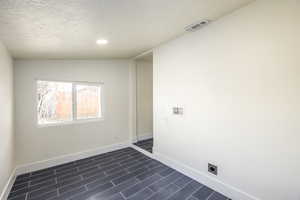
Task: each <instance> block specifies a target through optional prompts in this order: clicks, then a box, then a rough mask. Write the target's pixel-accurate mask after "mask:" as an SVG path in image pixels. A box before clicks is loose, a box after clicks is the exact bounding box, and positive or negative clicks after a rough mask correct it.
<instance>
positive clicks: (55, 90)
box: [37, 80, 102, 125]
mask: <svg viewBox="0 0 300 200" xmlns="http://www.w3.org/2000/svg"><path fill="white" fill-rule="evenodd" d="M101 104H102V102H101V84H96V83H79V82H56V81H42V80H39V81H37V119H38V124H39V125H45V124H57V123H66V122H76V121H80V120H86V119H98V118H101V117H102V110H101Z"/></svg>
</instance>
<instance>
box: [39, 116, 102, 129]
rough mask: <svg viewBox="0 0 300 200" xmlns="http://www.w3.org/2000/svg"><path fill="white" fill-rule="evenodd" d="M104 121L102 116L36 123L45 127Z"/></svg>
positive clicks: (40, 126)
mask: <svg viewBox="0 0 300 200" xmlns="http://www.w3.org/2000/svg"><path fill="white" fill-rule="evenodd" d="M99 121H104V118H103V117H101V118H92V119H78V120H74V121H70V122H57V123H49V124H37V127H38V128H46V127H52V126H65V125H75V124H85V123H92V122H99Z"/></svg>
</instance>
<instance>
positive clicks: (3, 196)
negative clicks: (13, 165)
mask: <svg viewBox="0 0 300 200" xmlns="http://www.w3.org/2000/svg"><path fill="white" fill-rule="evenodd" d="M15 179H16V169H14V170H13V172H12V173H11V175H10V177H9V179H8V181H7V183H6V185H5V187H4V188H3V191H2V193H1V195H0V200H7V198H8V195H9V192H10V190H11V188H12V186H13V184H14V182H15Z"/></svg>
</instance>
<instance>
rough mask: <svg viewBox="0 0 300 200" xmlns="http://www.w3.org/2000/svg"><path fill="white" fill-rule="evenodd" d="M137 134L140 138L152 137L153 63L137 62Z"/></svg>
mask: <svg viewBox="0 0 300 200" xmlns="http://www.w3.org/2000/svg"><path fill="white" fill-rule="evenodd" d="M136 67H137V68H136V70H137V74H136V75H137V82H136V89H137V134H138V136H139V137H140V139H141V138H142V139H143V138H147V137H152V135H153V73H152V71H153V63H152V62H151V61H143V60H141V61H137V62H136Z"/></svg>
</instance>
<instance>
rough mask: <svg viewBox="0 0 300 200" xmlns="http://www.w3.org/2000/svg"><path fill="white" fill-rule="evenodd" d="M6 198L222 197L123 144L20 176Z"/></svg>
mask: <svg viewBox="0 0 300 200" xmlns="http://www.w3.org/2000/svg"><path fill="white" fill-rule="evenodd" d="M8 199H9V200H64V199H66V200H71V199H72V200H86V199H88V200H164V199H169V200H185V199H186V200H226V199H227V198H226V197H225V196H223V195H221V194H219V193H217V192H215V191H213V190H212V189H210V188H208V187H206V186H204V185H202V184H201V183H198V182H196V181H194V180H192V179H191V178H189V177H187V176H184V175H183V174H181V173H179V172H177V171H175V170H173V169H171V168H169V167H167V166H165V165H163V164H162V163H160V162H158V161H156V160H153V159H151V158H149V157H147V156H145V155H143V154H142V153H140V152H138V151H136V150H134V149H132V148H125V149H121V150H118V151H113V152H109V153H105V154H101V155H98V156H94V157H90V158H86V159H83V160H78V161H75V162H71V163H67V164H64V165H60V166H56V167H52V168H48V169H44V170H40V171H36V172H32V173H29V174H24V175H20V176H18V177H17V179H16V181H15V183H14V185H13V188H12V190H11V192H10V195H9V198H8Z"/></svg>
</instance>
